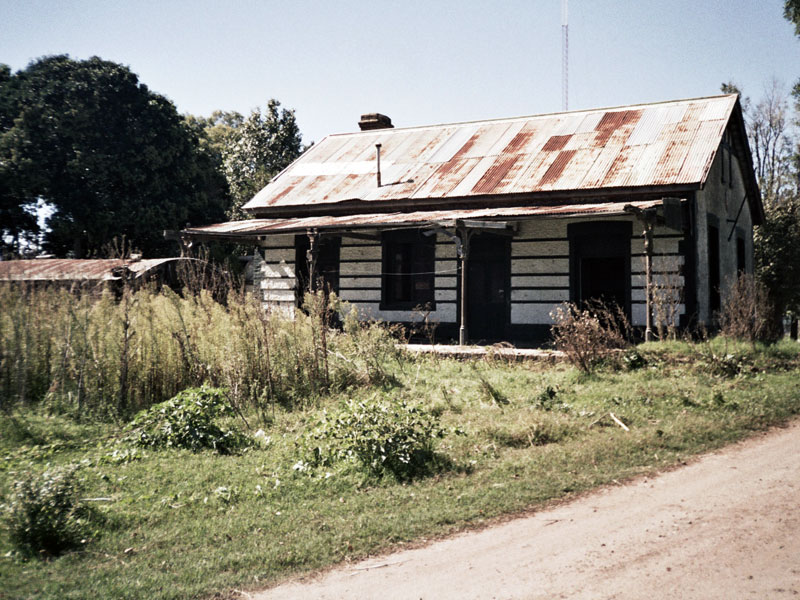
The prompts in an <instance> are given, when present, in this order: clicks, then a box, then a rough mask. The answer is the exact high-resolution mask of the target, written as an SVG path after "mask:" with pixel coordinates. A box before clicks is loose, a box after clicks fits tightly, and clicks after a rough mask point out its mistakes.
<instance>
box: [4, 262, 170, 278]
mask: <svg viewBox="0 0 800 600" xmlns="http://www.w3.org/2000/svg"><path fill="white" fill-rule="evenodd" d="M174 260H185V259H178V258H150V259H141V260H123V259H112V258H109V259H100V258H98V259H85V260H79V259H71V258H44V259H34V260H4V261H0V281H97V282H101V281H116V280H118V279H120V276H119V275H118V274H115V270H117V269H119V268H120V267H127V268H128V269H129V270H130V271H131V272H132V273H133V274H134V275H135V276H136V277H141V276H143V275H145V274H147V273H148V272H150V271H152V270H153V269H155V268H156V267H158V266H160V265H162V264H164V263H167V262H170V261H174Z"/></svg>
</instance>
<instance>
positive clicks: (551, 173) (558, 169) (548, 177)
mask: <svg viewBox="0 0 800 600" xmlns="http://www.w3.org/2000/svg"><path fill="white" fill-rule="evenodd" d="M564 137H569V136H564ZM551 139H552V138H551ZM575 152H576V151H575V150H564V151H562V152H559V153H558V157H557V158H556V160H555V162H554V163H553V164H552V165H550V168H549V169H547V171H545V174H544V175H542V179H541V180H540V181H539V185H549V184H552V183H554V182H556V181H558V178H559V177H561V174H562V173H563V172H564V169H566V168H567V165H568V164H569V161H571V160H572V157H573V156H575Z"/></svg>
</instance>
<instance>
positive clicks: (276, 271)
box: [253, 235, 297, 313]
mask: <svg viewBox="0 0 800 600" xmlns="http://www.w3.org/2000/svg"><path fill="white" fill-rule="evenodd" d="M294 253H295V250H294V236H293V235H278V236H268V237H267V238H266V239H265V240H264V241H262V242H261V247H260V248H259V249H258V250H257V251H256V252H255V253H254V256H253V291H254V293H256V294H258V296H259V298H260V299H261V302H262V303H263V304H264V306H265V307H270V308H273V309H274V308H278V309H281V310H285V311H287V312H290V313H292V312H294V307H295V287H296V285H297V283H296V282H297V278H296V277H295V270H294V256H295V254H294Z"/></svg>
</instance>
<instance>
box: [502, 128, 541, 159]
mask: <svg viewBox="0 0 800 600" xmlns="http://www.w3.org/2000/svg"><path fill="white" fill-rule="evenodd" d="M535 133H536V132H535V131H534V130H533V128H532V127H531V126H530V124H529V123H525V125H524V126H523V128H522V130H521V131H520V132H519V133H518V134H517V135H515V136H514V137H513V138H511V141H510V142H509V143H508V145H507V146H506V147H505V149H504V150H503V154H516V153H517V152H519V151H520V149H521V148H523V147H525V145H526V144H527V143H528V142H529V141H530V139H531V138H532V137H533V136H534V134H535Z"/></svg>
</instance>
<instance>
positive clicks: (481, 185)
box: [472, 154, 520, 194]
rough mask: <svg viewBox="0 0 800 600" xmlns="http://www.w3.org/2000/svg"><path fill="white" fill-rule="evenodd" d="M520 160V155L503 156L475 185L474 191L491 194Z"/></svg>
mask: <svg viewBox="0 0 800 600" xmlns="http://www.w3.org/2000/svg"><path fill="white" fill-rule="evenodd" d="M519 158H520V155H519V154H512V155H511V156H505V157H504V156H501V157H500V158H498V159H497V160H496V161H495V163H494V164H493V165H492V166H491V167H489V170H488V171H486V174H485V175H484V176H483V177H482V178H481V179H480V180H479V181H478V183H476V184H475V186H474V187H473V188H472V191H473V192H475V193H476V194H491V193H492V192H493V191H494V189H495V187H497V186H498V184H500V182H501V181H502V180H503V177H505V175H506V173H508V172H509V171H510V170H511V167H513V166H514V165H515V164H516V162H517V161H518V160H519Z"/></svg>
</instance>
